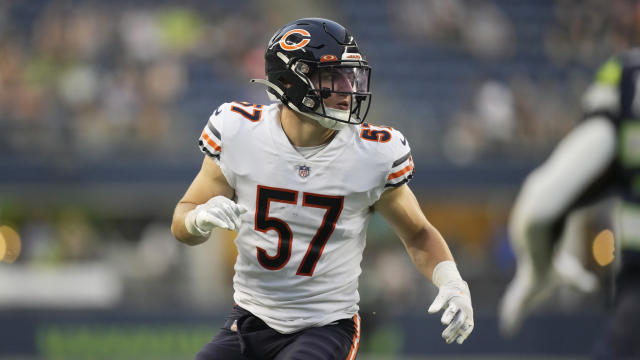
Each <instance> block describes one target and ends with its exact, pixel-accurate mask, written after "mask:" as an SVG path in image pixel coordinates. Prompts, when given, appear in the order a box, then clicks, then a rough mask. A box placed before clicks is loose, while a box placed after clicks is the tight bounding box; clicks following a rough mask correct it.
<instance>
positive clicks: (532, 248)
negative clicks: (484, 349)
mask: <svg viewBox="0 0 640 360" xmlns="http://www.w3.org/2000/svg"><path fill="white" fill-rule="evenodd" d="M615 152H616V130H615V126H614V125H613V124H612V123H611V121H610V120H609V119H607V118H605V117H602V116H592V117H590V118H588V119H587V120H586V121H585V122H584V123H582V124H581V125H580V126H578V127H576V128H575V129H574V130H573V131H571V133H569V134H568V135H567V136H566V137H565V138H564V139H563V140H562V141H561V142H560V144H559V145H558V146H557V147H556V149H555V150H554V151H553V153H552V154H551V156H550V157H549V159H547V161H545V162H544V164H542V165H541V166H540V167H539V168H537V169H536V170H535V171H534V172H532V173H531V174H530V175H529V176H528V177H527V179H526V180H525V182H524V184H523V186H522V189H521V190H520V193H519V194H518V197H517V199H516V201H515V204H514V207H513V210H512V211H511V216H510V219H509V237H510V239H511V244H512V247H513V250H514V252H515V255H516V258H517V269H516V274H515V276H514V278H513V280H512V281H511V283H510V284H509V286H508V287H507V290H506V292H505V294H504V295H503V297H502V300H501V302H500V306H499V325H500V329H501V331H502V333H503V334H504V335H507V336H511V335H513V334H515V333H516V332H517V331H518V330H519V328H520V326H521V324H522V321H523V320H524V318H525V316H526V315H527V313H528V312H529V311H530V310H531V308H532V307H534V306H535V305H536V303H539V302H541V301H542V300H544V298H543V296H544V295H548V294H549V293H550V292H549V291H546V290H548V288H549V286H551V285H552V284H554V282H555V281H557V280H563V281H574V280H573V278H576V279H580V276H578V275H580V274H581V271H580V270H581V268H580V267H577V266H572V267H570V266H567V264H564V266H563V267H564V268H563V269H560V270H562V271H560V272H557V271H556V273H555V274H554V272H553V271H554V267H557V266H558V263H557V262H556V263H554V256H556V253H555V247H554V243H555V241H556V240H557V238H558V237H559V236H560V232H561V231H560V230H561V228H562V225H563V222H564V219H565V218H566V216H567V215H568V214H569V213H570V211H572V209H574V208H575V206H576V205H577V204H580V203H582V202H584V201H585V200H587V199H590V198H591V197H592V196H593V195H595V194H597V193H598V192H602V189H604V188H606V187H605V186H603V184H605V183H606V176H607V174H608V170H609V167H610V166H611V163H612V161H613V160H614V158H615ZM576 264H577V262H576ZM571 269H575V271H573V272H574V273H575V274H570V272H571ZM558 275H562V276H563V278H562V279H561V278H556V277H557V276H558ZM568 275H572V276H568ZM580 281H584V280H580Z"/></svg>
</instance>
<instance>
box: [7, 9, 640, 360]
mask: <svg viewBox="0 0 640 360" xmlns="http://www.w3.org/2000/svg"><path fill="white" fill-rule="evenodd" d="M309 16H316V17H326V18H330V19H333V20H336V21H338V22H340V23H342V24H344V25H346V26H347V27H348V28H350V29H351V31H352V32H353V33H354V34H355V36H356V38H357V39H358V41H359V43H360V46H361V48H362V49H363V51H364V54H365V55H366V57H367V58H368V60H369V62H370V64H371V65H372V66H373V73H372V91H373V93H374V95H373V105H372V109H371V112H370V115H369V116H370V117H369V119H368V120H369V121H370V122H372V123H374V124H384V125H391V126H394V127H396V128H398V129H400V130H401V131H403V133H404V134H406V136H407V138H408V140H409V141H410V143H411V144H412V148H413V156H414V159H415V161H416V165H417V171H416V176H415V179H414V181H413V182H412V187H413V189H414V191H415V192H416V194H417V195H418V197H419V199H420V201H421V205H422V206H423V210H424V211H425V213H426V215H427V217H428V218H429V219H430V220H431V221H432V222H433V223H434V224H435V225H436V226H437V227H438V228H439V229H440V230H441V232H442V233H443V234H444V235H445V238H446V239H447V241H448V242H449V244H450V246H451V248H452V250H453V252H454V255H455V256H456V259H457V261H458V263H459V267H460V269H461V272H462V275H463V276H464V277H465V279H467V280H468V282H469V284H470V287H471V290H472V294H473V301H474V307H475V312H476V330H475V331H474V333H473V334H472V335H471V337H470V338H469V339H468V340H467V342H466V343H465V344H464V345H463V346H446V345H445V344H444V342H443V341H442V340H441V339H440V331H441V328H440V324H439V321H438V318H437V317H435V316H427V315H426V307H427V306H428V304H429V303H430V301H431V299H432V298H433V297H434V296H435V292H436V289H435V288H434V287H433V286H432V285H430V284H428V283H427V282H426V281H425V280H423V279H422V278H421V277H420V275H419V274H418V272H417V271H416V270H414V268H413V267H412V265H411V263H410V260H409V258H408V256H407V255H406V253H405V252H404V249H403V247H402V245H401V244H400V242H399V241H398V240H397V239H396V238H395V237H394V236H393V234H392V233H391V232H390V230H389V228H388V227H387V226H386V225H385V224H384V222H382V221H381V220H380V219H379V218H377V217H376V218H375V219H374V221H372V222H371V226H370V227H371V228H370V231H369V242H368V247H367V250H366V252H365V259H364V262H363V264H362V265H363V270H364V273H363V275H362V277H361V295H362V302H361V308H362V312H361V315H362V317H363V338H362V345H361V351H360V353H361V354H360V357H359V358H361V359H364V360H366V359H421V358H427V357H428V358H430V359H435V358H447V359H458V358H467V359H479V358H486V359H489V358H491V359H495V358H505V359H506V358H512V357H516V356H517V357H518V358H520V359H527V358H532V359H533V358H545V359H546V358H554V357H555V358H562V359H567V358H581V357H583V356H585V355H586V354H588V353H589V351H590V349H591V345H592V343H593V341H594V339H595V338H596V337H597V336H598V331H599V330H600V327H601V320H602V317H603V315H604V313H605V311H606V308H607V306H608V305H609V300H608V299H609V297H608V292H609V289H610V286H609V283H610V281H609V279H610V270H611V269H610V268H611V266H610V265H608V266H601V265H600V264H598V263H597V262H596V261H595V260H594V258H593V256H591V254H590V252H589V251H587V255H588V256H587V257H586V261H587V266H588V267H589V269H591V270H592V271H594V272H595V273H596V274H597V275H598V276H599V277H600V279H601V280H602V288H603V290H602V291H600V292H599V293H597V294H592V295H588V296H580V294H577V293H576V292H574V291H572V290H571V289H562V291H560V292H559V294H558V295H557V296H556V297H555V298H554V299H553V306H546V307H544V308H543V309H541V310H540V311H539V312H537V313H536V315H535V316H534V317H532V318H531V319H530V320H529V321H528V322H527V323H526V324H525V327H524V329H523V331H522V332H521V333H520V335H518V336H517V337H515V338H512V339H505V338H502V337H501V336H500V335H499V333H498V330H497V323H496V306H497V302H498V300H499V298H500V296H501V295H502V292H503V291H504V288H505V286H506V284H507V282H508V281H509V280H510V278H511V276H512V274H513V269H514V260H513V255H512V253H511V251H510V249H509V245H508V239H507V234H506V229H505V227H506V222H507V218H508V212H509V209H510V206H511V203H512V201H513V199H514V197H515V195H516V193H517V189H518V186H519V184H520V183H521V181H522V180H523V179H524V176H525V175H526V174H527V172H528V171H530V170H531V169H532V168H533V167H534V166H536V165H537V164H539V163H540V162H541V161H542V160H543V159H544V158H545V156H546V155H548V154H549V152H550V151H551V150H552V148H553V145H554V144H555V143H556V142H557V141H558V140H559V139H560V138H561V137H562V136H563V135H564V134H566V133H567V131H569V129H571V128H572V126H574V125H575V124H576V123H577V122H578V121H579V119H580V109H579V104H580V96H581V92H582V91H583V90H584V89H585V88H586V86H587V85H588V84H589V82H590V81H591V79H592V78H593V74H594V71H595V69H596V68H597V66H598V65H599V64H601V63H602V62H603V61H604V60H606V58H607V57H608V56H609V55H610V54H611V53H613V52H616V51H620V50H622V49H625V48H627V47H628V46H630V45H633V44H636V43H637V40H638V38H639V37H640V6H639V5H638V3H637V2H635V1H627V0H612V1H605V0H600V1H598V0H587V1H577V0H562V1H560V0H556V1H552V0H536V1H533V0H530V1H512V0H483V1H470V0H440V1H438V0H436V1H421V0H396V1H382V0H357V1H329V0H325V1H321V2H319V1H310V0H305V1H302V0H298V1H285V0H276V1H258V0H255V1H250V0H233V1H231V0H215V1H214V0H211V1H204V0H189V1H181V2H178V1H150V0H147V1H138V2H135V3H133V2H128V1H120V0H116V1H79V0H76V1H71V0H69V1H63V0H33V1H18V0H15V1H14V0H2V1H0V225H2V226H4V227H3V228H2V229H3V231H0V240H5V241H6V239H8V238H9V234H10V233H11V230H8V229H13V230H14V231H16V232H17V234H19V237H20V239H21V244H22V253H21V255H20V257H19V258H18V259H17V260H16V261H15V262H13V263H8V262H2V263H0V358H3V359H119V358H122V359H132V358H135V359H143V358H148V359H188V358H192V356H193V354H194V353H195V351H197V349H198V348H199V347H200V346H201V345H202V344H204V343H205V342H206V341H208V339H209V338H210V336H211V335H212V334H213V333H215V331H216V328H217V327H218V326H219V325H220V319H221V318H222V317H223V316H224V315H225V313H226V311H227V310H228V309H229V307H230V305H231V302H232V299H231V285H230V279H231V276H232V267H231V266H232V262H233V256H234V249H233V245H232V243H231V241H230V239H231V237H232V236H233V234H228V233H223V234H221V235H222V236H224V237H226V238H227V239H228V240H227V241H223V240H220V241H212V242H208V243H206V244H205V245H202V246H197V247H192V248H190V247H186V246H182V245H180V244H179V243H177V242H176V241H175V240H173V239H172V237H171V234H170V231H169V224H170V218H171V214H172V210H173V206H174V205H175V203H176V202H177V200H178V199H179V198H180V197H181V196H182V194H183V192H184V190H185V189H186V186H187V185H188V183H189V182H190V181H191V179H192V178H193V176H194V175H195V173H196V172H197V169H198V168H199V165H200V162H201V161H202V155H201V154H200V152H199V151H198V150H197V147H196V140H197V138H198V136H199V133H200V131H201V129H202V127H203V125H204V124H205V121H206V119H207V118H208V116H209V114H210V113H211V112H212V110H213V109H215V108H216V107H217V106H218V105H219V104H220V103H222V102H226V101H231V100H240V101H250V102H256V103H261V102H266V101H267V99H266V95H265V93H264V89H263V88H261V87H258V86H253V85H251V84H249V82H248V79H249V78H255V77H263V76H264V73H263V71H264V68H263V66H264V63H263V59H262V56H263V52H264V46H265V44H266V42H267V41H268V39H269V37H270V36H271V35H272V33H273V32H274V31H275V30H276V29H277V28H278V27H280V26H281V25H282V24H284V23H286V22H288V21H291V20H293V19H296V18H300V17H309ZM594 146H597V144H594ZM576 166H579V164H576ZM602 214H603V212H602V211H599V210H592V211H590V213H589V214H588V215H589V216H588V220H589V221H587V222H586V226H585V227H583V228H582V230H583V232H584V233H586V234H587V237H588V238H589V239H591V238H593V236H594V235H595V234H596V233H597V232H598V231H599V230H600V229H601V228H603V227H605V226H606V224H607V219H606V217H605V216H603V215H602ZM585 249H587V250H588V249H590V242H585Z"/></svg>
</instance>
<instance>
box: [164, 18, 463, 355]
mask: <svg viewBox="0 0 640 360" xmlns="http://www.w3.org/2000/svg"><path fill="white" fill-rule="evenodd" d="M265 62H266V75H267V78H266V80H254V81H255V82H259V83H263V84H265V85H266V86H267V87H268V90H267V91H268V93H269V94H270V96H271V98H272V100H274V101H277V102H276V103H274V104H271V105H266V106H263V105H254V104H249V103H243V102H232V103H225V104H223V105H221V106H220V107H219V108H218V109H217V110H216V111H215V112H214V113H213V115H212V116H211V117H210V119H209V122H208V123H207V125H206V126H205V128H204V130H203V133H202V136H201V138H200V148H201V150H202V151H203V152H204V153H205V154H206V156H205V159H204V162H203V164H202V168H201V170H200V172H199V173H198V175H197V176H196V178H195V179H194V180H193V182H192V184H191V186H190V187H189V189H188V190H187V192H186V194H185V195H184V197H183V198H182V200H180V202H179V203H178V205H177V207H176V209H175V213H174V217H173V223H172V232H173V234H174V235H175V236H176V238H177V239H178V240H180V241H182V242H184V243H186V244H189V245H197V244H200V243H202V242H204V241H206V240H207V239H208V238H209V236H210V235H211V231H212V230H213V229H215V228H224V229H228V230H237V231H238V236H237V238H236V240H235V243H236V246H237V248H238V257H237V259H236V264H235V276H234V280H233V284H234V300H235V303H236V305H235V306H234V308H233V310H232V312H231V314H230V315H229V317H228V320H227V322H226V323H225V325H224V327H223V328H222V329H221V331H220V332H219V333H218V335H216V337H215V338H214V339H213V340H212V341H211V342H210V343H208V344H206V345H205V346H204V347H203V348H202V350H201V351H200V352H199V354H198V356H197V359H225V360H227V359H246V358H255V359H258V358H259V359H345V358H348V359H354V358H355V357H356V355H357V351H358V344H359V340H360V317H359V315H358V302H359V298H360V297H359V294H358V290H357V287H358V277H359V275H360V273H361V269H360V262H361V260H362V252H363V251H364V245H365V235H366V227H367V223H368V221H369V218H370V216H371V215H372V213H373V212H374V210H375V211H378V212H379V213H380V214H381V215H382V216H383V217H384V218H385V219H386V220H387V222H388V223H389V224H390V225H391V227H392V228H393V229H394V231H395V233H396V234H397V235H398V236H399V237H400V239H401V240H402V241H403V243H404V245H405V247H406V249H407V252H408V253H409V255H410V257H411V259H412V260H413V262H414V264H415V266H416V267H417V268H418V269H419V270H420V272H421V273H422V274H423V275H424V276H425V277H427V278H429V279H431V280H432V281H433V283H434V284H435V285H436V286H437V287H439V292H438V295H437V297H436V298H435V300H434V302H433V303H432V305H431V306H430V307H429V312H430V313H435V312H438V311H440V310H444V313H443V315H442V318H441V321H442V323H443V324H444V325H446V326H447V327H446V329H445V330H444V331H443V333H442V337H443V338H444V339H445V340H446V342H447V343H452V342H454V341H456V342H457V343H459V344H462V342H463V341H464V340H465V339H466V338H467V336H468V335H469V334H470V333H471V331H472V330H473V310H472V307H471V298H470V293H469V288H468V286H467V283H466V282H465V281H463V280H462V278H461V277H460V274H459V273H458V270H457V268H456V265H455V263H454V262H453V257H452V255H451V253H450V251H449V248H448V246H447V244H446V243H445V241H444V239H443V238H442V236H441V235H440V233H439V232H438V231H437V230H436V229H435V228H434V227H433V226H432V225H431V224H430V223H429V222H428V221H427V219H426V218H425V216H424V215H423V213H422V211H421V209H420V206H419V205H418V202H417V200H416V198H415V196H414V194H413V192H412V191H411V190H410V189H409V187H408V186H407V182H408V181H409V180H411V178H412V176H413V172H414V165H413V159H412V157H411V152H410V148H409V145H408V142H407V140H406V138H405V137H404V136H403V135H402V134H401V133H400V132H399V131H397V130H394V129H392V128H390V127H379V126H373V125H369V124H367V123H364V120H365V117H366V115H367V112H368V108H369V100H370V97H371V93H370V92H369V79H370V67H369V66H368V64H367V62H366V60H365V58H364V56H363V55H362V53H361V51H360V49H359V48H358V45H357V43H356V42H355V40H354V38H353V36H352V35H351V34H350V33H349V31H348V30H346V29H345V28H344V27H342V26H341V25H339V24H337V23H335V22H333V21H330V20H325V19H320V18H308V19H300V20H297V21H294V22H291V23H289V24H287V25H285V26H284V27H282V28H281V29H280V30H278V31H277V32H276V33H275V34H274V36H273V37H272V38H271V40H270V41H269V44H268V47H267V50H266V53H265ZM216 240H219V239H216Z"/></svg>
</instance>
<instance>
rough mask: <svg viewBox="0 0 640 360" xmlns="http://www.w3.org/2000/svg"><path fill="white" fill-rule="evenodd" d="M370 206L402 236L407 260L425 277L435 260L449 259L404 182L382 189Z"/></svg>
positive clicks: (436, 234) (440, 237)
mask: <svg viewBox="0 0 640 360" xmlns="http://www.w3.org/2000/svg"><path fill="white" fill-rule="evenodd" d="M374 209H375V210H376V211H378V212H379V213H380V215H382V216H383V217H384V218H385V220H386V221H387V222H388V223H389V225H390V226H391V228H392V229H393V231H394V232H395V233H396V235H398V237H399V238H400V240H402V243H403V244H404V246H405V248H406V249H407V252H408V253H409V256H410V257H411V260H412V261H413V263H414V264H415V266H416V267H417V268H418V270H419V271H420V272H421V273H422V274H423V275H424V276H425V277H426V278H427V279H429V280H432V274H433V269H434V268H435V266H436V265H437V264H438V263H440V262H442V261H447V260H453V256H452V255H451V251H449V247H448V246H447V244H446V242H445V241H444V238H443V237H442V235H440V233H439V232H438V230H437V229H436V228H435V227H434V226H433V225H431V223H429V221H428V220H427V218H426V217H425V216H424V214H423V213H422V210H421V209H420V205H419V204H418V201H417V199H416V197H415V195H414V194H413V191H411V189H410V188H409V186H407V185H406V184H405V185H402V186H400V187H398V188H394V189H389V190H386V191H385V192H384V193H382V196H380V199H379V200H378V201H377V202H376V203H375V205H374ZM432 281H433V280H432Z"/></svg>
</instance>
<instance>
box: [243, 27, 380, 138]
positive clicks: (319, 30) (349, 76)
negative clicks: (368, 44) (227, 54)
mask: <svg viewBox="0 0 640 360" xmlns="http://www.w3.org/2000/svg"><path fill="white" fill-rule="evenodd" d="M265 67H266V74H267V80H266V81H264V80H254V81H256V82H260V83H264V84H265V85H267V86H268V89H267V92H268V93H269V94H270V97H271V98H272V99H274V98H275V99H277V100H280V101H282V103H283V104H284V105H286V106H287V107H289V108H290V109H292V110H294V111H296V112H298V113H300V114H302V115H305V116H306V117H309V118H312V119H314V120H316V121H318V122H319V123H320V124H322V125H323V126H325V127H328V128H332V129H341V128H344V127H345V126H346V125H347V124H360V123H362V122H363V121H364V119H365V118H366V116H367V113H368V110H369V105H370V103H371V93H370V91H369V81H370V76H371V68H370V67H369V66H368V64H367V62H366V61H365V60H364V58H363V57H362V55H361V54H360V53H359V50H358V47H357V44H356V42H355V40H354V39H353V36H351V35H350V34H349V32H348V31H347V30H346V29H345V28H344V27H342V26H341V25H339V24H337V23H335V22H333V21H330V20H326V19H318V18H313V19H300V20H297V21H294V22H292V23H290V24H287V25H285V26H284V27H283V28H282V29H280V30H278V31H277V32H276V33H275V35H274V36H273V37H272V38H271V40H270V42H269V46H268V47H267V51H266V53H265Z"/></svg>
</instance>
